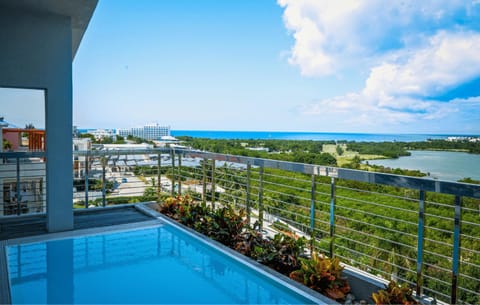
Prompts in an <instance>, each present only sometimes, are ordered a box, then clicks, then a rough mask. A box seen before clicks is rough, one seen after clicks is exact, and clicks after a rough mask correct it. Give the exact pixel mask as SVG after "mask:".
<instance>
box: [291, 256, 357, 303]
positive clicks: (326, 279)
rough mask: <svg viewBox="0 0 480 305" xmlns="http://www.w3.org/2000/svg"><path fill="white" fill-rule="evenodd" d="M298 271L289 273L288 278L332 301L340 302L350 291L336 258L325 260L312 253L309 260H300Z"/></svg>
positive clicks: (325, 258)
mask: <svg viewBox="0 0 480 305" xmlns="http://www.w3.org/2000/svg"><path fill="white" fill-rule="evenodd" d="M300 261H301V268H300V270H296V271H293V272H292V273H290V278H291V279H293V280H295V281H297V282H300V283H303V284H305V285H307V286H308V287H310V288H312V289H314V290H316V291H318V292H320V293H323V294H324V295H326V296H327V297H329V298H331V299H334V300H342V299H344V298H345V295H346V294H347V293H348V292H349V291H350V286H349V285H348V282H347V280H346V279H345V278H344V277H342V271H343V267H342V266H341V265H340V261H339V259H338V258H337V257H334V258H327V257H324V256H319V255H317V254H316V253H312V258H310V259H303V258H301V259H300Z"/></svg>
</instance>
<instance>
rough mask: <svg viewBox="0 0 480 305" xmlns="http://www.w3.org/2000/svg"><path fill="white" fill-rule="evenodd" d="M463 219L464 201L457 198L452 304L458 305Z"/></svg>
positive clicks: (454, 228)
mask: <svg viewBox="0 0 480 305" xmlns="http://www.w3.org/2000/svg"><path fill="white" fill-rule="evenodd" d="M461 218H462V199H461V197H460V196H455V215H454V227H453V255H452V291H451V300H450V304H457V290H458V270H459V266H460V233H461Z"/></svg>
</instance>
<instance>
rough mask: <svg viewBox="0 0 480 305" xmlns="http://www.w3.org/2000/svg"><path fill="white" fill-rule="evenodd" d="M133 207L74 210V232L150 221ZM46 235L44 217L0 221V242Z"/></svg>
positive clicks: (11, 218) (12, 218)
mask: <svg viewBox="0 0 480 305" xmlns="http://www.w3.org/2000/svg"><path fill="white" fill-rule="evenodd" d="M152 219H153V218H152V217H151V216H147V215H145V214H144V213H142V212H141V211H139V210H138V209H136V208H135V206H133V205H127V206H115V207H108V208H92V209H85V210H74V230H79V229H88V228H95V227H105V226H112V225H120V224H127V223H135V222H141V221H147V220H152ZM45 233H47V229H46V215H44V214H43V215H31V216H20V217H9V218H4V219H0V240H6V239H13V238H19V237H27V236H35V235H41V234H45Z"/></svg>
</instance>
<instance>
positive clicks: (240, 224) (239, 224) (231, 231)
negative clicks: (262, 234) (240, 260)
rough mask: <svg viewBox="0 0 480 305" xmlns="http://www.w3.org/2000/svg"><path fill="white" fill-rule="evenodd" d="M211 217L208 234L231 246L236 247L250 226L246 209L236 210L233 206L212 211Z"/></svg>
mask: <svg viewBox="0 0 480 305" xmlns="http://www.w3.org/2000/svg"><path fill="white" fill-rule="evenodd" d="M211 218H212V219H211V220H212V221H211V223H210V226H209V228H208V232H207V235H209V236H211V237H212V238H213V239H215V240H217V241H219V242H221V243H222V244H224V245H226V246H229V247H231V248H234V247H235V244H236V241H237V240H238V238H239V236H240V235H241V233H242V231H243V230H244V229H245V228H247V227H248V225H247V220H246V219H245V210H240V211H238V212H236V211H235V210H234V209H233V207H231V206H228V207H223V208H220V209H216V210H214V211H212V213H211Z"/></svg>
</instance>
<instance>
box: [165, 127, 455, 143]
mask: <svg viewBox="0 0 480 305" xmlns="http://www.w3.org/2000/svg"><path fill="white" fill-rule="evenodd" d="M171 134H172V136H174V137H177V136H190V137H194V138H210V139H244V140H247V139H262V140H265V139H272V140H273V139H275V140H316V141H329V140H334V141H340V140H345V141H357V142H362V141H363V142H385V141H388V142H393V141H397V142H420V141H425V140H427V139H446V138H447V137H449V136H455V135H444V134H382V133H336V132H281V131H221V130H215V131H210V130H172V131H171Z"/></svg>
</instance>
